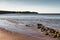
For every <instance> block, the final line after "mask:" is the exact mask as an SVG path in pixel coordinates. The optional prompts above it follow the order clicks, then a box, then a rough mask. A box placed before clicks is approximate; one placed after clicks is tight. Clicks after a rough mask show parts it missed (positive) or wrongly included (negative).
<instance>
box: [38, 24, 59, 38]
mask: <svg viewBox="0 0 60 40" xmlns="http://www.w3.org/2000/svg"><path fill="white" fill-rule="evenodd" d="M37 26H38V27H37V28H38V29H40V30H41V32H42V33H43V34H45V35H49V36H50V37H53V38H59V37H60V32H59V31H57V30H55V29H52V28H49V27H45V26H44V25H42V24H37Z"/></svg>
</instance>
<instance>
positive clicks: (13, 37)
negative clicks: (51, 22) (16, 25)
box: [0, 28, 43, 40]
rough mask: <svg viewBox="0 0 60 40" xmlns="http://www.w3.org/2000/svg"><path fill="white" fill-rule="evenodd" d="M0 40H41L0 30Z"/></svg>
mask: <svg viewBox="0 0 60 40" xmlns="http://www.w3.org/2000/svg"><path fill="white" fill-rule="evenodd" d="M0 40H43V39H39V38H36V37H31V36H27V35H24V34H20V33H19V34H18V33H16V32H10V31H7V30H5V29H1V28H0Z"/></svg>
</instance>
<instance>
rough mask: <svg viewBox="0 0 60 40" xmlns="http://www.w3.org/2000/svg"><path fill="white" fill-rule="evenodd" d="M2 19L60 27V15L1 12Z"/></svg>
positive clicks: (0, 17)
mask: <svg viewBox="0 0 60 40" xmlns="http://www.w3.org/2000/svg"><path fill="white" fill-rule="evenodd" d="M0 19H8V20H12V21H16V22H18V23H20V22H21V23H25V24H37V23H41V24H43V25H44V26H46V27H52V28H60V15H40V14H1V15H0ZM2 24H3V23H2ZM0 25H1V22H0ZM6 25H7V24H6Z"/></svg>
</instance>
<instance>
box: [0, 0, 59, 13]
mask: <svg viewBox="0 0 60 40" xmlns="http://www.w3.org/2000/svg"><path fill="white" fill-rule="evenodd" d="M0 10H10V11H36V12H40V13H60V0H0Z"/></svg>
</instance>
